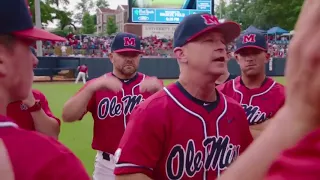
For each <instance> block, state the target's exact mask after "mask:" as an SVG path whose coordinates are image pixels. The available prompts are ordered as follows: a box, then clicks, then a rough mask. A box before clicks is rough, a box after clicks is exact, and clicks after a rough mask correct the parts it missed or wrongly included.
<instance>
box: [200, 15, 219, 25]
mask: <svg viewBox="0 0 320 180" xmlns="http://www.w3.org/2000/svg"><path fill="white" fill-rule="evenodd" d="M201 17H202V18H203V19H204V23H205V24H206V25H217V24H220V23H219V20H218V18H217V17H215V16H214V15H211V14H202V15H201Z"/></svg>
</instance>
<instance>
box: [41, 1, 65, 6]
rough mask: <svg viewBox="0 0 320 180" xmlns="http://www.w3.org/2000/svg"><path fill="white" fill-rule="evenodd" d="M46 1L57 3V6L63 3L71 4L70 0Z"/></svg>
mask: <svg viewBox="0 0 320 180" xmlns="http://www.w3.org/2000/svg"><path fill="white" fill-rule="evenodd" d="M45 2H46V3H48V4H55V5H57V6H59V5H61V4H64V5H69V4H70V2H69V0H46V1H45Z"/></svg>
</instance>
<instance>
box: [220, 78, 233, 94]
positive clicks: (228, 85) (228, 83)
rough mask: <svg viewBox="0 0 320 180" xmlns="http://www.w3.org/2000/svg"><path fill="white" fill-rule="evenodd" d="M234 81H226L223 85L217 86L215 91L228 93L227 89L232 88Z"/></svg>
mask: <svg viewBox="0 0 320 180" xmlns="http://www.w3.org/2000/svg"><path fill="white" fill-rule="evenodd" d="M234 81H235V79H231V80H229V81H226V82H225V83H223V84H220V85H218V86H217V90H219V91H221V92H223V93H226V92H228V90H229V89H231V88H233V83H234Z"/></svg>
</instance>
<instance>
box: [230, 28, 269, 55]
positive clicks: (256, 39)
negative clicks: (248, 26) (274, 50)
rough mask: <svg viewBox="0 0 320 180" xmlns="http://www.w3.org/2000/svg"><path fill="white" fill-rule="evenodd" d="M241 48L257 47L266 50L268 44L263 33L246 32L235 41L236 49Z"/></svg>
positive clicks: (237, 50)
mask: <svg viewBox="0 0 320 180" xmlns="http://www.w3.org/2000/svg"><path fill="white" fill-rule="evenodd" d="M243 48H257V49H260V50H263V51H267V50H268V44H267V41H266V39H265V37H264V35H263V34H260V33H255V32H246V33H244V34H242V35H241V36H240V38H239V39H237V41H236V51H235V53H237V52H239V50H241V49H243Z"/></svg>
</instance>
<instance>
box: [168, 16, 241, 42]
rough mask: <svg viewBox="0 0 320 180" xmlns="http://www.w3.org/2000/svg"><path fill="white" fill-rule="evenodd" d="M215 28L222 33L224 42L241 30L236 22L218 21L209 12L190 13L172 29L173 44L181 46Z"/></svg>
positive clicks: (234, 36)
mask: <svg viewBox="0 0 320 180" xmlns="http://www.w3.org/2000/svg"><path fill="white" fill-rule="evenodd" d="M217 30H218V31H219V32H220V33H222V34H223V35H224V38H225V40H226V43H230V42H232V41H233V40H235V39H236V38H237V37H238V36H239V35H240V32H241V28H240V25H239V24H237V23H236V22H233V21H225V22H222V23H220V22H219V20H218V18H216V17H215V16H214V15H211V14H207V13H203V14H191V15H188V16H186V17H184V18H183V20H182V21H181V22H180V24H179V25H178V26H177V28H176V30H175V31H174V37H173V46H174V48H176V47H182V46H183V45H185V44H187V43H188V42H190V41H192V40H194V39H195V38H197V37H199V36H200V35H203V34H205V33H207V32H209V31H217Z"/></svg>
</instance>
